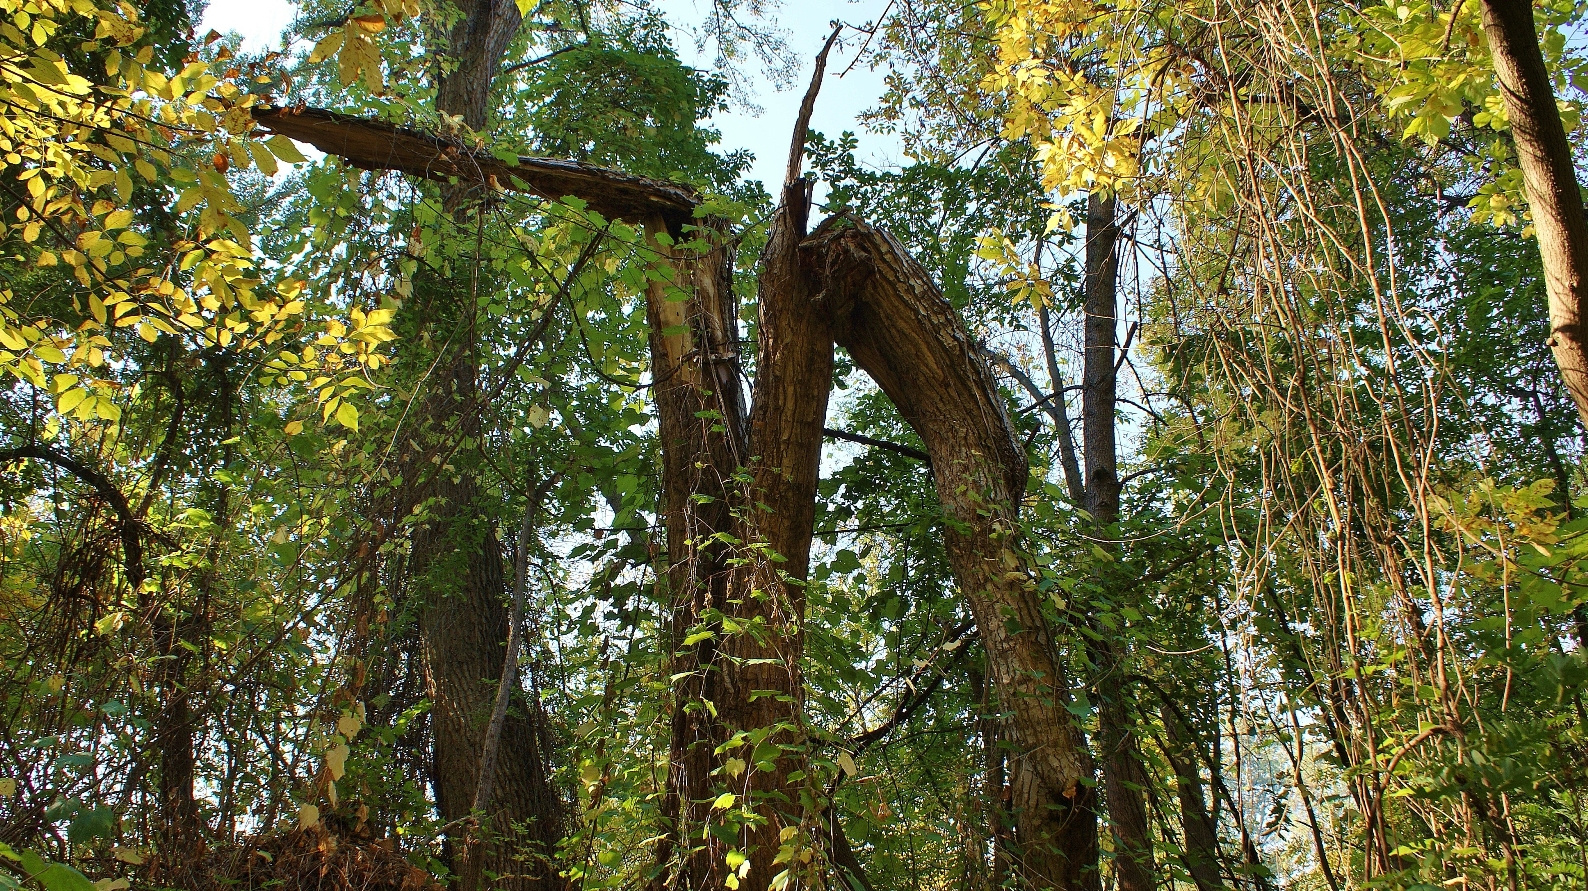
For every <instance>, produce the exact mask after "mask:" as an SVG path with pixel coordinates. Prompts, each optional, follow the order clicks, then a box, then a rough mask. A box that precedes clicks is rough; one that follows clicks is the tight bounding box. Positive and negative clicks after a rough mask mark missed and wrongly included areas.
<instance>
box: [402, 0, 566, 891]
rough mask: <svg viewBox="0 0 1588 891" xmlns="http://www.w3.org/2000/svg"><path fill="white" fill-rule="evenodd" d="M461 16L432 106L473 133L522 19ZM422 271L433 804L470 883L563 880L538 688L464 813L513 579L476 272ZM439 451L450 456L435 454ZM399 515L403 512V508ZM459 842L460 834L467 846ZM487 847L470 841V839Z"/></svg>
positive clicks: (415, 573) (406, 468) (444, 53)
mask: <svg viewBox="0 0 1588 891" xmlns="http://www.w3.org/2000/svg"><path fill="white" fill-rule="evenodd" d="M458 11H459V13H460V18H459V19H458V21H457V22H456V24H454V25H453V27H452V28H451V29H450V30H449V31H448V32H447V33H446V35H445V38H444V39H443V40H440V41H439V44H440V45H439V47H438V50H437V55H438V56H439V57H440V67H441V76H440V80H439V84H438V87H437V93H436V108H437V110H438V111H440V112H442V113H444V114H447V115H454V116H456V117H457V118H458V119H459V120H460V121H461V123H462V124H463V125H464V126H466V127H468V128H469V129H471V130H481V129H483V128H484V127H485V126H486V123H487V120H488V111H489V107H490V103H489V100H490V90H491V82H492V80H493V78H494V77H495V74H496V71H497V69H498V67H499V65H500V62H501V58H502V54H503V53H504V52H505V50H506V48H507V45H508V43H509V42H510V41H511V40H512V37H513V35H514V33H515V32H516V31H517V30H518V28H519V25H520V23H521V16H520V13H519V9H518V6H517V4H516V3H514V2H513V0H472V2H460V3H458ZM477 191H478V184H477V183H474V182H472V181H463V182H460V183H458V184H455V185H447V186H445V187H443V190H442V205H443V207H444V209H445V210H446V212H447V213H448V214H449V215H451V216H452V218H453V219H454V221H455V222H458V223H465V222H467V221H468V220H470V219H472V218H473V216H474V214H476V213H478V212H479V206H478V200H477V194H476V193H477ZM429 279H430V280H429V281H420V282H416V292H418V295H419V296H420V297H421V298H422V299H421V300H417V301H413V305H414V308H415V310H416V312H415V314H414V316H413V317H411V318H410V319H409V320H407V321H408V323H409V324H411V325H412V326H413V329H412V330H413V331H414V332H415V333H418V332H430V333H431V340H432V341H433V342H435V343H439V344H446V345H447V346H445V347H444V349H446V350H447V352H446V353H445V354H443V355H442V356H440V357H439V358H438V360H437V362H436V370H435V371H434V372H433V374H432V375H431V377H430V382H429V384H428V391H427V392H426V393H425V396H424V399H423V402H422V403H421V405H422V411H421V412H420V413H419V414H418V415H417V416H416V418H415V421H414V422H413V423H412V424H411V425H410V426H409V427H408V430H407V431H406V432H405V434H404V438H403V440H402V441H401V443H400V448H399V452H398V455H399V461H400V462H401V464H400V466H401V467H402V480H403V483H404V485H405V486H406V487H408V489H409V491H408V493H407V497H406V499H405V500H406V501H407V504H408V505H412V506H417V505H424V511H425V515H424V517H423V519H422V521H421V523H420V524H419V525H418V526H417V528H416V529H415V530H414V532H413V536H412V548H411V552H410V554H409V559H408V565H407V586H408V590H409V592H410V596H413V597H416V598H418V609H417V612H418V615H419V634H420V645H421V654H422V657H423V658H422V661H423V670H424V681H425V692H426V696H427V697H428V698H429V700H430V703H431V709H430V726H431V736H432V750H431V771H430V774H431V776H430V779H431V783H432V786H433V790H434V794H435V801H436V808H437V811H438V812H439V814H440V816H441V818H442V819H443V820H446V821H463V822H460V823H459V824H458V825H459V827H460V830H459V839H458V841H455V842H453V843H450V844H449V845H448V849H449V855H450V857H451V859H452V860H453V861H454V863H453V866H454V871H455V872H457V873H458V874H459V876H460V880H461V882H462V883H463V884H464V885H469V884H470V883H474V882H479V880H480V875H479V873H480V872H481V871H482V870H483V871H484V872H485V873H486V874H488V875H490V874H494V875H496V876H498V877H499V878H497V879H495V880H489V881H487V882H486V883H485V885H486V886H488V887H492V888H504V889H541V888H555V887H561V880H560V879H558V878H557V873H556V869H555V868H554V867H553V866H552V857H553V856H554V855H555V853H556V845H557V842H558V841H560V840H561V839H562V837H563V835H564V834H565V828H566V827H565V822H566V817H565V815H564V805H563V802H562V800H561V798H560V797H559V795H558V794H557V790H556V789H555V787H554V786H553V784H552V780H551V775H550V774H551V767H550V765H551V753H550V752H548V751H545V745H544V744H545V742H546V741H547V740H548V738H549V734H547V733H546V732H545V731H544V723H545V716H544V713H543V712H542V711H541V709H540V708H539V705H538V702H536V701H534V698H533V697H526V696H524V695H523V694H522V693H521V692H519V691H517V690H515V691H513V693H514V695H513V697H512V700H511V708H510V709H509V710H508V711H507V714H506V718H505V720H504V722H503V725H502V727H501V731H500V733H501V736H500V742H499V743H498V748H499V753H500V754H499V756H498V760H497V767H496V769H495V771H494V781H493V783H492V794H491V796H490V807H489V809H488V812H487V813H484V814H480V815H478V816H479V817H480V818H481V822H480V824H479V827H478V828H475V826H474V824H473V823H470V822H468V821H464V818H466V817H468V816H469V815H470V813H471V811H472V809H473V805H474V802H475V800H476V796H477V793H478V791H479V786H480V782H481V769H480V768H481V758H482V752H483V750H484V744H485V737H486V730H487V725H488V722H489V720H490V718H491V715H492V712H493V706H494V700H495V696H494V693H495V690H496V687H497V683H498V681H499V680H500V677H501V673H502V671H503V667H504V659H505V655H506V649H507V643H506V642H507V639H508V636H509V630H510V629H509V628H508V610H507V608H506V606H505V605H504V603H503V597H504V595H505V594H506V589H507V582H506V579H505V578H504V574H503V566H502V563H503V549H502V544H501V541H500V539H499V536H498V533H497V530H496V528H495V524H494V521H493V520H492V519H491V518H492V517H493V515H494V511H493V510H492V509H491V505H490V504H489V503H488V501H489V500H490V496H489V495H488V494H487V492H486V491H485V490H484V487H483V486H482V479H481V471H480V467H481V461H480V459H479V456H478V450H479V448H480V443H481V437H482V435H483V433H484V429H483V421H482V416H483V415H484V413H485V411H486V410H487V409H488V406H487V405H485V404H484V403H485V398H484V396H483V394H482V393H481V392H480V384H479V361H480V359H479V336H478V332H477V330H476V319H475V311H476V309H475V307H476V301H477V296H478V295H477V294H476V293H475V277H474V276H472V275H470V274H468V272H467V271H464V272H460V273H457V274H454V275H452V276H447V277H441V276H431V277H429ZM438 454H440V455H448V454H450V455H451V456H452V457H450V458H449V459H444V460H442V461H441V462H440V464H439V465H438V464H437V463H436V462H435V461H433V460H432V459H433V458H435V457H436V456H437V455H438ZM395 519H396V520H398V521H402V520H404V519H406V516H403V517H397V518H395ZM459 842H462V843H459ZM482 843H483V849H480V850H474V851H472V852H467V849H469V848H470V846H471V845H478V844H482Z"/></svg>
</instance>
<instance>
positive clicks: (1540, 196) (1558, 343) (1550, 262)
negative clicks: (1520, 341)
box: [1483, 0, 1588, 425]
mask: <svg viewBox="0 0 1588 891" xmlns="http://www.w3.org/2000/svg"><path fill="white" fill-rule="evenodd" d="M1483 33H1484V35H1485V36H1486V37H1487V38H1488V40H1489V51H1490V54H1491V55H1492V57H1493V59H1494V72H1495V74H1496V76H1497V77H1498V79H1499V82H1500V94H1501V95H1502V96H1503V97H1504V100H1505V111H1506V114H1507V115H1508V116H1509V117H1510V119H1511V135H1512V137H1513V138H1514V139H1515V140H1516V154H1517V158H1518V160H1520V161H1521V166H1522V180H1523V183H1524V185H1525V187H1526V190H1527V203H1528V209H1529V210H1530V211H1531V212H1532V215H1533V231H1534V232H1536V233H1537V234H1538V248H1539V253H1540V254H1542V255H1543V258H1544V283H1545V287H1546V288H1547V290H1548V292H1549V323H1550V341H1549V345H1550V349H1551V350H1552V351H1553V352H1554V354H1555V363H1556V364H1557V365H1559V366H1560V371H1561V375H1562V376H1563V377H1564V378H1565V380H1566V389H1567V390H1568V391H1569V392H1570V393H1571V397H1572V400H1573V401H1574V402H1576V403H1577V414H1578V416H1579V417H1580V418H1582V420H1583V423H1584V424H1585V425H1588V225H1585V223H1584V215H1583V202H1582V192H1581V190H1580V189H1579V187H1578V184H1577V170H1576V165H1575V164H1574V163H1573V161H1572V150H1571V143H1570V142H1569V141H1567V139H1566V128H1565V126H1564V125H1563V124H1562V123H1561V119H1560V109H1559V108H1558V107H1557V106H1556V104H1555V91H1554V88H1553V87H1552V86H1551V85H1550V78H1549V69H1548V68H1547V67H1545V65H1544V54H1543V52H1542V51H1541V50H1540V48H1539V44H1538V31H1537V30H1536V29H1535V28H1534V24H1533V4H1532V2H1530V0H1483Z"/></svg>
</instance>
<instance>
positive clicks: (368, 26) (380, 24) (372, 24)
mask: <svg viewBox="0 0 1588 891" xmlns="http://www.w3.org/2000/svg"><path fill="white" fill-rule="evenodd" d="M353 21H355V22H358V26H359V27H360V28H363V29H364V30H365V31H368V32H369V33H371V34H379V33H380V32H382V31H384V30H386V17H385V16H383V15H381V14H379V13H374V14H371V15H361V16H355V17H354V18H353Z"/></svg>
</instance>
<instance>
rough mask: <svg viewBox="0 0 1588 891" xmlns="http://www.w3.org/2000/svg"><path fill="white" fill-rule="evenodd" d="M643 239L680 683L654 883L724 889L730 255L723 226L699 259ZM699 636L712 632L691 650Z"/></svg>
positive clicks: (737, 424) (734, 349)
mask: <svg viewBox="0 0 1588 891" xmlns="http://www.w3.org/2000/svg"><path fill="white" fill-rule="evenodd" d="M648 232H649V235H650V238H651V240H652V243H653V246H654V247H655V248H656V250H657V255H658V259H657V263H656V264H655V267H654V269H655V271H656V273H657V275H656V277H655V278H654V279H653V280H652V282H651V284H650V286H649V287H648V288H647V290H646V317H647V320H648V321H649V323H650V329H651V332H650V341H651V373H652V376H653V378H654V380H655V381H656V386H655V389H654V397H655V400H656V415H657V433H658V437H659V439H660V441H661V447H662V499H661V501H662V512H663V523H664V526H665V529H666V532H667V582H668V590H669V596H670V598H671V600H672V619H671V633H670V638H671V639H670V640H669V641H668V642H667V646H668V650H669V652H671V653H672V660H671V665H670V666H669V671H670V673H671V674H672V676H673V677H674V678H676V680H675V681H674V685H673V704H672V705H673V708H672V711H673V715H672V740H671V744H670V746H669V749H670V754H669V768H668V778H667V798H666V800H665V801H664V804H663V817H664V819H665V820H666V822H667V823H668V827H667V829H668V831H667V833H666V834H665V835H664V837H663V839H662V841H661V843H660V846H659V848H658V851H657V859H658V861H659V863H660V865H661V867H662V871H661V873H660V874H659V875H658V877H657V884H656V887H658V888H666V887H669V886H672V887H679V888H710V887H720V886H721V882H722V880H723V878H725V876H724V875H722V874H721V873H722V870H723V869H724V868H725V866H724V863H723V858H722V856H721V854H720V852H717V851H714V850H713V849H712V846H711V844H710V840H711V839H710V837H709V836H708V837H707V838H702V837H701V832H702V830H703V829H704V827H705V826H706V825H707V824H708V823H709V821H710V820H711V800H712V796H711V794H710V793H711V789H712V783H713V778H712V771H713V770H714V769H715V768H716V766H717V764H718V760H719V759H718V758H717V756H716V754H715V750H716V747H717V746H718V745H720V744H721V743H722V741H723V740H722V733H721V724H720V722H719V721H717V720H716V719H715V717H714V716H713V715H712V714H711V711H710V707H708V706H707V705H706V703H715V702H716V701H717V699H718V697H719V693H718V689H719V687H720V672H719V671H718V668H717V664H718V662H719V652H718V648H719V644H720V641H719V638H718V632H719V631H720V626H719V625H718V624H712V625H710V627H703V626H706V625H707V624H708V623H707V619H706V617H707V616H711V615H713V614H714V613H715V612H725V611H726V610H727V609H728V607H729V604H728V600H729V592H730V590H731V582H732V578H731V577H732V569H731V566H730V558H731V554H730V553H729V549H728V547H727V545H726V544H725V543H724V542H723V541H722V539H721V538H720V537H719V536H721V535H731V534H732V533H733V531H734V521H733V510H732V509H733V506H734V498H735V495H736V485H735V483H734V480H733V476H734V474H735V472H736V471H737V469H738V467H739V465H740V464H741V463H742V462H743V460H744V455H745V449H746V448H747V447H748V443H747V437H748V433H747V424H746V418H745V410H744V405H743V400H742V399H741V398H740V392H739V381H738V376H739V371H740V355H739V340H738V331H737V326H738V316H737V303H736V301H735V299H734V296H733V290H732V262H733V259H732V250H731V246H729V245H727V244H726V243H725V238H724V235H723V233H722V232H721V231H720V230H716V229H710V228H708V229H707V230H705V231H704V232H703V233H702V235H701V238H702V239H703V240H705V241H707V242H709V243H708V244H707V245H706V246H705V249H704V250H703V251H698V252H697V251H695V250H693V249H692V248H690V247H676V248H675V247H673V246H672V245H671V244H670V240H669V239H668V238H667V237H666V232H667V223H666V221H665V220H663V219H661V218H659V217H652V218H651V220H650V223H649V226H648ZM697 629H699V630H700V631H709V632H711V633H710V634H708V635H702V636H699V637H697V638H696V639H695V640H694V642H693V643H690V644H687V645H686V644H685V641H686V640H689V639H690V637H691V635H692V634H695V633H696V631H697ZM714 855H715V856H714Z"/></svg>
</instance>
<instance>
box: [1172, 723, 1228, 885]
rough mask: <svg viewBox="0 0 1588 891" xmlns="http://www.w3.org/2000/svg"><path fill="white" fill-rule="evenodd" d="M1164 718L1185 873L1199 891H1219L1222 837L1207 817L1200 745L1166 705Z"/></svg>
mask: <svg viewBox="0 0 1588 891" xmlns="http://www.w3.org/2000/svg"><path fill="white" fill-rule="evenodd" d="M1160 714H1162V716H1163V728H1164V734H1165V736H1166V737H1167V746H1166V747H1165V751H1164V754H1165V755H1167V756H1168V758H1169V766H1170V768H1171V769H1173V770H1174V776H1175V786H1176V794H1177V796H1178V798H1179V800H1180V831H1181V833H1182V835H1183V836H1184V839H1185V860H1186V869H1187V871H1188V872H1190V873H1191V881H1192V882H1193V883H1195V884H1196V886H1197V891H1219V889H1220V888H1222V887H1223V886H1224V882H1223V881H1222V880H1221V879H1220V878H1219V847H1218V846H1219V840H1218V839H1219V837H1218V830H1217V827H1216V826H1215V825H1214V822H1213V818H1212V817H1211V816H1210V815H1209V813H1208V805H1207V797H1206V796H1205V795H1203V793H1202V768H1201V765H1200V764H1199V762H1200V761H1201V759H1200V758H1199V757H1198V756H1197V748H1198V743H1197V742H1196V739H1195V737H1193V735H1192V733H1191V730H1190V728H1188V727H1186V726H1185V722H1184V721H1181V720H1180V715H1179V713H1178V712H1177V711H1176V710H1175V709H1174V707H1172V706H1170V705H1167V704H1165V705H1164V707H1163V709H1162V711H1161V712H1160Z"/></svg>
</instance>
